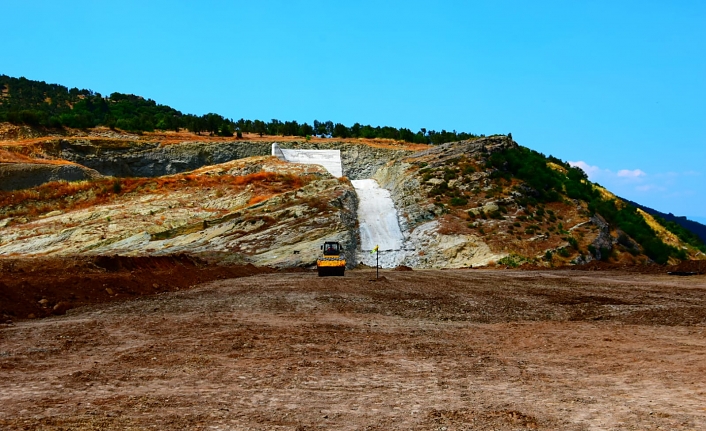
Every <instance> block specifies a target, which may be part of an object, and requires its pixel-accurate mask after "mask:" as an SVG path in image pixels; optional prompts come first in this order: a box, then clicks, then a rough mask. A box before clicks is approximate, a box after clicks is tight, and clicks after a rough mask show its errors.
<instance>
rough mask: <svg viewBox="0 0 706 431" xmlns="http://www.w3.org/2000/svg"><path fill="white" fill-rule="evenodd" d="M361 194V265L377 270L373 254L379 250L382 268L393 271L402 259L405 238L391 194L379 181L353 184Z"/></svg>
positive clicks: (359, 210) (359, 200)
mask: <svg viewBox="0 0 706 431" xmlns="http://www.w3.org/2000/svg"><path fill="white" fill-rule="evenodd" d="M351 183H353V187H355V191H356V193H357V194H358V223H359V224H360V248H361V253H360V254H359V255H358V261H359V262H363V263H364V264H366V265H369V266H375V261H376V255H375V254H374V253H373V254H371V253H370V250H372V249H373V248H374V247H375V246H376V245H377V246H378V247H379V250H380V254H379V258H380V266H381V267H382V268H392V267H395V266H397V265H399V263H400V261H401V259H402V257H403V256H402V253H401V252H400V250H401V249H402V243H403V242H404V236H403V235H402V231H401V230H400V225H399V222H398V221H397V210H395V204H394V202H393V201H392V197H391V196H390V192H389V191H387V190H386V189H383V188H380V186H379V185H378V183H377V181H375V180H371V179H369V180H353V181H351Z"/></svg>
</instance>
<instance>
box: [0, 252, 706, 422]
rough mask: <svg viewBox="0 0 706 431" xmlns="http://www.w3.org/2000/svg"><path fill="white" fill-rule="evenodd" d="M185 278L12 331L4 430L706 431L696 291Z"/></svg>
mask: <svg viewBox="0 0 706 431" xmlns="http://www.w3.org/2000/svg"><path fill="white" fill-rule="evenodd" d="M81 265H84V266H83V267H84V268H87V267H89V266H90V265H89V266H86V265H87V264H81ZM81 265H79V266H81ZM92 265H95V262H94V263H92ZM121 265H122V266H123V268H120V267H115V265H113V266H112V267H111V268H113V269H112V271H113V272H112V274H113V277H118V276H117V275H115V273H123V272H125V271H127V273H128V274H132V277H133V278H140V277H148V274H150V272H149V271H148V270H147V269H144V268H143V269H144V271H143V270H142V269H139V268H137V269H136V268H135V267H134V265H133V264H125V263H124V262H123V264H121ZM131 265H133V268H124V266H128V267H129V266H131ZM144 265H146V266H147V267H149V266H150V265H153V266H154V265H156V264H154V263H150V264H144ZM180 265H182V266H184V268H187V269H188V268H190V269H188V270H184V271H181V272H180V271H176V270H174V269H173V268H172V269H171V271H172V273H171V274H172V275H171V278H169V276H164V278H163V279H162V280H161V281H160V282H159V285H160V286H161V287H159V289H158V290H159V291H160V292H161V293H154V294H152V295H144V296H140V295H132V296H131V295H130V293H129V292H127V291H126V288H125V287H124V285H122V284H121V283H125V282H126V280H128V279H125V278H122V279H121V278H119V277H118V278H114V279H110V277H109V276H110V274H111V272H109V271H108V269H106V268H103V267H98V268H99V269H94V272H95V273H96V274H99V275H100V274H103V275H101V277H103V276H105V277H107V278H106V279H105V280H107V281H105V282H104V283H103V284H106V285H107V286H105V287H104V286H102V285H101V286H100V289H101V290H100V291H105V289H107V288H110V289H111V291H112V292H113V294H112V295H109V296H107V297H103V300H107V301H108V302H103V300H101V298H98V297H95V298H93V299H91V295H92V294H87V295H84V294H83V293H82V292H81V287H80V286H79V285H77V286H76V288H75V289H74V290H75V292H73V293H74V296H75V297H76V298H77V299H76V300H75V302H73V303H72V304H71V307H70V308H67V309H66V310H65V314H63V315H55V314H52V313H51V312H47V313H46V315H47V317H45V318H41V319H40V318H36V319H26V316H24V317H23V316H16V317H15V318H14V319H13V318H12V316H9V315H7V313H6V316H5V317H6V318H7V319H8V320H12V323H5V324H2V325H0V376H2V379H0V429H3V430H5V429H7V430H21V429H28V430H144V429H159V430H181V429H189V430H236V429H237V430H245V429H253V430H260V429H267V430H280V429H281V430H317V429H344V430H383V429H385V430H390V429H394V430H527V429H532V430H534V429H538V430H633V429H634V430H654V429H664V430H703V429H706V377H705V376H706V333H705V330H706V276H705V275H696V276H691V277H674V276H668V275H666V274H639V273H634V272H627V271H615V270H613V271H590V272H589V271H568V270H554V271H548V270H538V271H523V270H519V271H518V270H515V271H498V270H494V271H490V270H449V271H409V270H407V271H392V270H385V271H381V276H382V277H381V278H380V279H378V280H376V279H375V271H374V270H353V271H348V272H347V273H346V276H345V277H343V278H340V277H330V278H319V277H317V276H316V274H315V273H314V272H295V273H274V272H268V273H253V274H254V275H251V276H246V277H243V276H242V275H248V273H247V271H246V270H243V269H242V268H241V272H239V273H238V272H237V271H236V272H234V273H232V275H231V276H232V277H237V278H229V277H226V278H223V279H218V277H219V276H215V278H214V277H213V276H212V277H211V279H212V280H214V281H209V282H205V283H203V282H201V283H200V284H191V283H193V281H194V280H193V279H192V280H187V281H183V280H182V278H184V277H187V275H186V274H188V273H189V272H190V271H195V272H198V271H204V269H203V268H201V269H199V267H198V265H193V266H189V264H188V263H180ZM104 266H110V265H104ZM118 266H120V265H118ZM20 267H21V265H20ZM14 268H15V269H14V270H13V271H15V272H14V274H18V273H17V266H15V267H14ZM100 268H103V269H102V270H100ZM154 268H156V267H154ZM154 268H153V269H154ZM155 270H156V269H155ZM162 270H164V271H167V270H166V269H164V268H162ZM7 271H8V269H7V268H6V270H5V272H6V273H7ZM121 271H122V272H121ZM234 271H235V270H234ZM75 272H79V273H80V271H75ZM168 273H169V272H166V273H164V274H168ZM5 275H7V274H5ZM221 275H222V276H224V277H225V274H221ZM76 276H77V277H78V276H80V274H76ZM89 278H90V277H89ZM56 280H58V281H57V283H63V281H61V280H59V279H56ZM56 280H55V281H56ZM111 280H112V281H111ZM5 281H6V286H5V290H7V287H8V285H7V283H9V281H8V279H6V280H5ZM51 284H52V279H50V280H48V281H47V283H46V285H45V286H43V287H44V288H45V294H43V295H44V297H43V299H47V302H46V303H44V304H43V305H41V307H44V308H51V309H52V310H53V307H52V303H51V302H50V301H59V302H61V301H62V300H63V299H61V298H59V297H58V296H56V295H55V297H52V298H51V299H50V298H49V297H48V296H51V295H47V294H46V292H48V290H46V289H48V288H49V286H50V285H51ZM146 284H147V285H154V284H158V283H157V282H153V280H152V279H149V280H148V281H147V282H146ZM178 286H185V287H182V288H179V290H177V287H178ZM191 286H193V287H191ZM84 287H85V286H84ZM32 288H33V289H35V290H36V289H38V288H41V286H39V287H38V286H34V287H32ZM28 289H29V287H28ZM133 289H135V287H134V286H133ZM155 289H156V288H155ZM127 290H129V289H127ZM57 292H59V293H61V292H64V291H63V290H61V289H58V290H57ZM95 292H98V290H96V291H95ZM147 293H149V292H147ZM62 294H63V293H62ZM28 295H29V294H28ZM37 295H39V294H36V293H35V296H34V298H35V300H36V297H37ZM115 295H118V296H117V297H116V296H115ZM39 297H42V295H39ZM84 297H85V298H84ZM81 298H83V302H81V301H78V299H81ZM2 300H3V302H5V304H4V305H5V306H6V305H7V304H6V301H7V299H6V298H3V299H2ZM40 300H41V299H40ZM57 303H58V302H57ZM10 308H11V307H7V306H6V307H5V309H6V310H7V311H8V312H9V311H11V310H10ZM21 311H22V312H23V313H24V312H30V311H31V312H34V311H32V310H30V309H23V310H21Z"/></svg>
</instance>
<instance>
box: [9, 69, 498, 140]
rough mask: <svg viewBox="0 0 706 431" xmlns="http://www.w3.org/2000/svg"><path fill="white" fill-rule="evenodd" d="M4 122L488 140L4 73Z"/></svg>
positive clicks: (218, 132) (221, 133) (216, 132)
mask: <svg viewBox="0 0 706 431" xmlns="http://www.w3.org/2000/svg"><path fill="white" fill-rule="evenodd" d="M3 121H9V122H11V123H13V124H24V125H28V126H31V127H47V128H52V129H59V128H64V127H70V128H75V129H89V128H92V127H97V126H106V127H110V128H111V129H121V130H126V131H131V132H151V131H154V130H175V131H179V129H188V130H189V131H191V132H194V133H197V134H200V133H203V132H205V133H208V134H210V135H218V136H233V135H237V136H238V137H240V136H241V134H242V133H257V134H259V135H260V136H263V135H271V136H276V135H282V136H301V137H306V136H326V137H334V138H344V139H345V138H369V139H394V140H398V141H405V142H413V143H418V144H434V145H438V144H443V143H446V142H454V141H460V140H464V139H472V138H477V137H483V136H484V135H475V134H473V133H466V132H456V131H455V130H453V131H450V132H449V131H446V130H441V131H440V132H437V131H435V130H427V129H425V128H422V129H420V130H419V131H418V132H416V133H415V132H412V131H411V130H410V129H407V128H404V127H400V128H399V129H398V128H395V127H389V126H384V127H380V126H377V127H373V126H370V125H362V124H359V123H355V124H353V125H352V126H350V127H349V126H345V125H343V124H340V123H335V124H334V122H332V121H317V120H314V122H313V124H311V125H310V124H307V123H301V124H300V123H298V122H297V121H280V120H277V119H272V120H270V121H261V120H246V119H243V118H241V119H240V120H237V121H234V120H233V119H229V118H225V117H223V116H222V115H219V114H215V113H209V114H205V115H201V116H198V115H192V114H183V113H181V112H179V111H178V110H176V109H174V108H171V107H169V106H166V105H160V104H158V103H157V102H155V101H154V100H151V99H145V98H144V97H141V96H135V95H132V94H121V93H112V94H111V95H110V96H107V97H106V96H103V95H101V94H100V93H95V92H93V91H91V90H86V89H82V90H79V89H78V88H71V89H69V88H67V87H65V86H63V85H59V84H47V83H46V82H44V81H33V80H30V79H27V78H24V77H22V78H13V77H10V76H7V75H2V74H0V122H3Z"/></svg>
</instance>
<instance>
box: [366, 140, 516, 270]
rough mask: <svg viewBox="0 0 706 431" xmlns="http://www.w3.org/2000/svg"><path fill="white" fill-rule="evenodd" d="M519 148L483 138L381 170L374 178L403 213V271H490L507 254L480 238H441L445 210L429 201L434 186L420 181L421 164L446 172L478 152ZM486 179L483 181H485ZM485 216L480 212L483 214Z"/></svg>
mask: <svg viewBox="0 0 706 431" xmlns="http://www.w3.org/2000/svg"><path fill="white" fill-rule="evenodd" d="M515 146H517V144H516V143H515V142H513V141H512V140H510V139H508V138H506V137H505V136H498V137H490V138H483V139H478V140H474V141H463V142H455V143H450V144H445V145H440V146H438V147H434V148H431V149H429V150H426V151H421V152H417V153H414V154H412V155H398V156H397V157H395V158H393V159H392V160H391V161H389V162H387V163H385V164H384V165H383V166H381V167H380V168H379V169H378V170H377V171H376V172H375V174H374V176H373V178H374V179H376V180H377V181H378V183H379V184H380V186H381V187H384V188H386V189H388V190H390V194H391V196H392V198H393V200H394V202H395V207H396V208H397V211H398V216H399V224H400V227H401V228H402V231H403V233H404V236H405V244H404V246H403V249H404V252H403V254H404V257H403V258H402V259H401V262H402V264H403V265H407V266H411V267H415V268H458V267H469V266H478V265H485V264H487V263H488V262H490V261H495V260H497V259H499V258H501V257H503V256H504V255H505V254H506V253H493V252H492V251H491V250H490V247H488V245H487V244H486V243H485V242H483V240H482V238H481V237H479V236H476V235H462V234H461V235H454V234H441V233H439V227H440V226H439V223H438V221H437V220H436V219H437V218H438V217H440V216H441V215H442V214H443V212H444V210H443V208H442V207H440V206H437V205H434V203H432V202H430V200H429V199H428V191H429V189H430V188H431V187H433V186H434V182H429V183H422V182H421V181H420V177H419V176H418V175H415V166H414V164H415V163H417V164H418V163H419V161H420V160H425V162H424V163H425V164H427V165H431V166H437V165H439V166H442V165H444V163H446V162H447V161H449V160H451V159H455V158H458V157H460V156H462V155H466V156H470V155H472V154H473V153H475V152H487V153H490V152H493V151H500V150H502V149H505V148H512V147H515ZM484 178H485V176H484V175H480V174H479V175H477V180H478V181H479V182H480V181H483V180H484ZM483 209H484V210H491V209H495V210H497V209H498V206H497V204H495V203H493V204H488V205H487V208H486V207H484V208H483ZM479 210H480V209H479Z"/></svg>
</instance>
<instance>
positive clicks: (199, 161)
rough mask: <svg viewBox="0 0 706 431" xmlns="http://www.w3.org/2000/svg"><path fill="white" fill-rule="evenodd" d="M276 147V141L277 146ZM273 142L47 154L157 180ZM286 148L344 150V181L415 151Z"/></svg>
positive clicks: (90, 143)
mask: <svg viewBox="0 0 706 431" xmlns="http://www.w3.org/2000/svg"><path fill="white" fill-rule="evenodd" d="M273 142H276V141H273ZM273 142H250V141H232V142H231V141H229V142H183V143H179V144H174V145H160V144H158V143H149V142H137V141H112V140H100V139H85V140H75V141H69V140H58V141H56V142H55V144H54V145H46V146H45V147H46V149H47V150H48V151H50V152H51V153H53V154H52V155H54V156H56V157H61V158H63V159H66V160H69V161H72V162H74V163H78V164H81V165H83V166H87V167H89V168H91V169H94V170H96V171H98V172H100V173H101V174H102V175H106V176H116V177H157V176H162V175H171V174H176V173H180V172H186V171H190V170H194V169H198V168H200V167H202V166H208V165H216V164H220V163H226V162H229V161H231V160H237V159H243V158H246V157H253V156H266V155H269V154H270V153H271V148H272V143H273ZM280 146H281V147H282V148H295V149H311V150H317V149H321V150H331V149H339V150H341V161H342V164H343V175H344V176H346V177H348V178H351V179H365V178H370V177H371V176H372V175H373V173H374V172H375V171H377V169H378V168H379V167H380V166H382V165H384V164H385V163H386V162H387V161H388V160H390V159H391V158H393V157H395V156H398V155H409V154H411V153H412V152H411V151H404V150H397V149H388V148H376V147H370V146H368V145H363V144H351V143H345V142H330V143H328V142H327V143H311V142H305V141H301V142H299V141H294V142H286V143H282V144H280Z"/></svg>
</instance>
